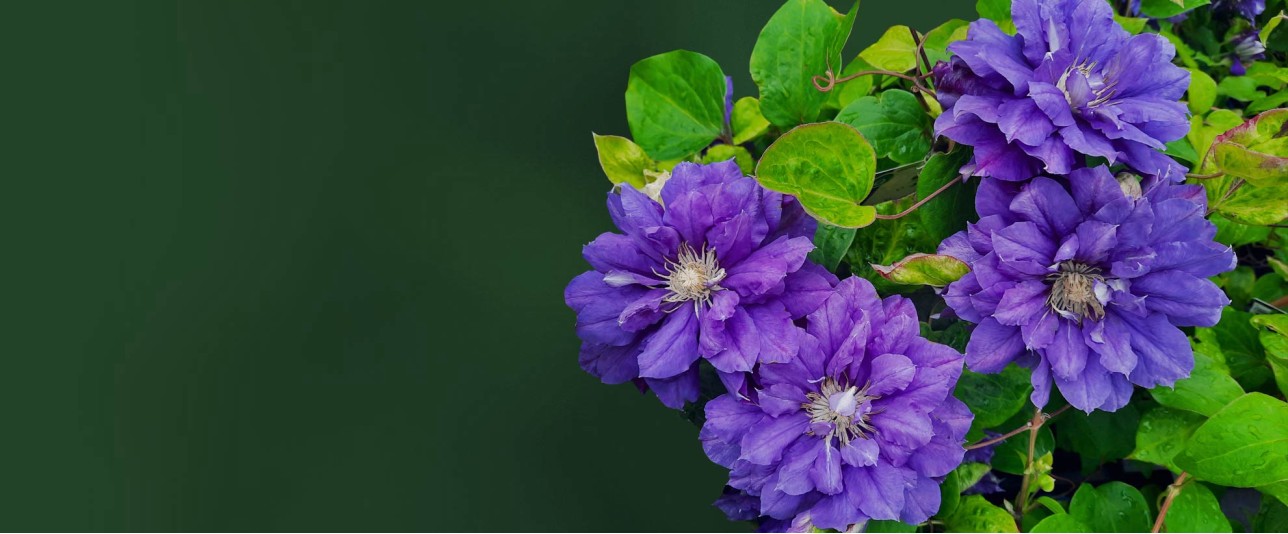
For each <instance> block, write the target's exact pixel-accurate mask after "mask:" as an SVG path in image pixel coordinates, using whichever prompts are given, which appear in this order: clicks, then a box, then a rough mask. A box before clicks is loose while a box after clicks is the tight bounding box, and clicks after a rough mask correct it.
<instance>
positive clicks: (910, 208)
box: [877, 176, 962, 220]
mask: <svg viewBox="0 0 1288 534" xmlns="http://www.w3.org/2000/svg"><path fill="white" fill-rule="evenodd" d="M960 181H962V177H961V176H958V177H956V178H953V179H952V180H949V181H948V183H946V184H944V185H942V186H940V187H939V189H936V190H935V192H934V193H931V194H929V195H926V198H923V199H921V200H918V201H917V203H916V204H913V205H911V206H908V209H906V210H903V211H901V212H899V213H897V214H894V215H882V214H880V213H878V214H877V219H881V220H891V219H898V218H901V217H904V216H906V215H908V214H909V213H912V212H914V211H916V210H917V208H920V207H921V206H922V205H924V204H925V203H927V202H930V201H931V200H932V199H934V198H935V197H937V196H939V194H940V193H943V192H944V191H946V190H948V188H949V187H952V186H953V185H955V184H956V183H957V182H960Z"/></svg>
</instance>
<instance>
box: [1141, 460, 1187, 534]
mask: <svg viewBox="0 0 1288 534" xmlns="http://www.w3.org/2000/svg"><path fill="white" fill-rule="evenodd" d="M1187 476H1189V473H1186V472H1185V471H1181V475H1180V476H1178V477H1176V482H1173V483H1172V485H1170V486H1168V487H1167V499H1165V500H1164V501H1163V506H1160V507H1159V508H1158V519H1155V520H1154V530H1151V531H1150V532H1153V533H1154V534H1158V533H1159V532H1162V530H1163V519H1164V518H1166V517H1167V510H1168V509H1169V508H1171V507H1172V501H1173V500H1174V499H1176V496H1177V495H1180V494H1181V485H1182V484H1185V477H1187Z"/></svg>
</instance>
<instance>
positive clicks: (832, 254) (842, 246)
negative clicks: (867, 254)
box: [809, 224, 855, 272]
mask: <svg viewBox="0 0 1288 534" xmlns="http://www.w3.org/2000/svg"><path fill="white" fill-rule="evenodd" d="M854 232H855V230H854V229H853V228H841V227H838V226H832V225H830V224H820V225H818V230H817V231H815V232H814V250H813V251H811V252H810V253H809V259H810V261H812V262H814V263H817V264H819V265H822V266H823V267H824V268H826V269H827V270H829V271H832V272H836V268H837V266H838V265H840V264H841V259H842V258H844V257H845V252H846V251H848V250H850V244H851V243H853V242H854Z"/></svg>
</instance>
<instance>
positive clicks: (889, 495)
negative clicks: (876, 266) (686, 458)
mask: <svg viewBox="0 0 1288 534" xmlns="http://www.w3.org/2000/svg"><path fill="white" fill-rule="evenodd" d="M806 321H807V322H806V326H805V330H804V332H803V334H802V335H801V338H800V339H801V349H800V354H799V356H797V357H796V358H794V359H792V360H790V361H786V362H779V363H766V364H762V365H761V366H760V367H759V368H758V370H757V373H756V380H757V382H756V383H755V387H754V388H752V390H751V391H750V395H749V398H740V397H739V396H736V395H732V394H726V395H722V396H720V397H717V398H715V399H713V400H712V401H711V402H708V403H707V406H706V415H707V419H706V423H705V424H703V426H702V431H701V434H700V437H701V439H702V441H703V448H704V449H705V450H706V452H707V456H708V457H710V458H711V460H712V461H714V462H716V463H717V464H720V465H722V466H724V467H727V468H729V469H730V474H729V485H730V486H732V487H733V488H736V489H739V490H742V491H744V492H746V493H747V494H748V495H752V496H755V497H758V498H759V501H758V505H759V509H758V511H759V515H761V516H767V517H768V518H772V519H777V520H782V521H789V522H796V521H800V520H801V519H802V518H806V520H807V522H808V523H810V524H813V525H814V526H817V527H820V528H831V529H836V530H845V529H846V527H848V526H850V525H853V524H855V523H859V522H862V521H865V520H867V519H891V520H899V521H903V522H905V523H919V522H921V521H924V520H926V519H927V518H929V517H930V516H931V515H932V514H934V513H935V512H936V511H937V510H938V509H939V481H940V480H941V479H942V477H943V476H944V475H947V474H948V473H949V472H951V471H952V470H953V469H954V468H956V467H957V466H958V465H959V464H960V463H961V459H962V455H963V454H964V453H965V451H964V449H963V448H962V440H963V438H964V437H965V435H966V431H967V430H968V429H969V428H970V422H971V419H972V418H973V416H972V415H971V413H970V411H969V410H968V409H967V408H966V405H965V404H962V402H961V401H959V400H957V399H956V398H955V397H953V396H952V390H953V387H954V386H955V385H956V383H957V379H958V378H959V377H960V376H961V372H962V356H961V354H960V353H958V352H957V351H955V350H953V349H952V348H950V347H948V346H946V345H940V344H938V343H933V342H930V341H927V340H926V339H925V338H923V337H921V336H920V332H919V329H918V328H919V327H918V325H919V323H918V322H917V313H916V310H915V309H913V305H912V301H910V300H908V299H906V298H903V297H900V296H897V295H896V296H892V297H889V298H886V299H885V300H884V301H883V300H881V299H880V298H878V297H877V293H876V291H875V290H874V289H873V288H872V284H871V283H869V282H868V281H867V280H864V279H862V278H858V277H851V278H848V279H846V280H844V281H842V282H841V283H840V284H839V285H838V286H837V287H836V290H835V292H834V293H833V294H832V295H831V296H829V297H828V298H827V300H826V301H825V302H824V303H823V304H822V305H821V306H819V308H818V309H817V310H816V311H814V312H813V313H811V314H809V315H808V316H807V318H806ZM805 514H808V515H805Z"/></svg>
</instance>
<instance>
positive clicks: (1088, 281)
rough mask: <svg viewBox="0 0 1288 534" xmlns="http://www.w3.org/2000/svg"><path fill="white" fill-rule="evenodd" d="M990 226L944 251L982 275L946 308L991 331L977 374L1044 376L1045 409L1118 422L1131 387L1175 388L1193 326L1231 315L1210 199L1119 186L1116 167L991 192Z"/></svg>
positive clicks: (956, 292) (1190, 190)
mask: <svg viewBox="0 0 1288 534" xmlns="http://www.w3.org/2000/svg"><path fill="white" fill-rule="evenodd" d="M975 208H976V211H978V212H979V215H980V219H979V221H978V222H976V223H974V224H971V225H969V226H968V227H967V229H966V230H965V231H962V232H959V233H957V234H954V235H952V236H950V237H949V238H948V239H945V240H944V242H943V243H942V244H940V246H939V253H940V254H947V255H950V256H953V257H956V258H957V259H960V260H962V261H964V262H966V263H967V264H969V265H970V266H971V272H970V273H969V274H967V275H966V276H964V277H962V278H961V279H960V280H958V281H956V282H954V283H952V284H951V285H949V286H948V288H947V290H946V292H945V294H944V299H945V301H946V302H947V303H948V306H949V307H950V308H952V310H953V312H955V313H956V314H957V315H958V316H960V317H961V318H962V319H965V320H967V321H970V322H974V323H978V326H976V327H975V330H974V331H973V332H972V333H971V338H970V341H969V342H968V343H967V345H966V364H967V365H968V366H969V367H970V368H971V369H972V370H974V371H977V372H982V373H995V372H998V371H1001V370H1002V368H1003V367H1005V366H1006V365H1007V364H1009V363H1011V362H1018V363H1019V364H1020V365H1022V366H1024V367H1027V368H1029V369H1032V383H1033V393H1032V400H1033V403H1034V404H1036V405H1037V406H1043V405H1045V404H1046V402H1047V400H1048V397H1049V395H1050V393H1051V388H1052V386H1053V385H1054V387H1056V388H1058V389H1059V391H1060V393H1061V394H1063V395H1064V398H1065V399H1066V400H1068V401H1069V404H1072V405H1073V406H1074V407H1076V408H1078V409H1081V410H1084V411H1087V412H1091V411H1092V410H1096V409H1100V410H1105V411H1114V410H1117V409H1118V408H1121V407H1123V406H1124V405H1126V404H1127V402H1128V400H1129V399H1130V398H1131V393H1132V384H1136V385H1139V386H1141V387H1145V388H1151V387H1154V386H1158V385H1165V386H1170V385H1171V384H1173V383H1174V382H1175V381H1177V380H1179V379H1182V378H1185V377H1187V376H1189V373H1190V371H1191V370H1192V368H1193V367H1194V354H1193V352H1192V350H1191V348H1190V344H1189V341H1188V340H1187V339H1186V336H1185V334H1184V333H1183V332H1181V330H1180V328H1179V327H1182V326H1212V325H1215V324H1216V323H1217V321H1218V320H1219V319H1220V318H1221V308H1222V307H1224V306H1225V305H1227V304H1229V303H1230V300H1229V299H1228V298H1226V296H1225V294H1224V293H1223V292H1222V291H1221V290H1220V289H1219V288H1218V287H1217V286H1216V284H1214V283H1212V282H1211V281H1210V280H1208V277H1210V276H1214V275H1217V274H1219V273H1223V272H1226V271H1229V270H1231V269H1233V268H1234V266H1235V256H1234V253H1233V251H1232V250H1231V249H1230V247H1228V246H1225V245H1221V244H1218V243H1216V242H1215V241H1213V236H1215V234H1216V227H1215V225H1213V224H1212V223H1211V222H1209V221H1208V220H1206V219H1205V218H1204V215H1205V213H1206V211H1207V199H1206V197H1205V196H1204V191H1203V188H1202V187H1201V186H1196V185H1176V184H1172V183H1170V182H1169V181H1167V180H1162V179H1157V178H1150V179H1147V180H1144V181H1140V180H1138V179H1137V178H1136V177H1135V176H1132V175H1124V176H1121V180H1119V179H1116V178H1115V177H1114V176H1113V175H1112V174H1111V173H1110V172H1109V171H1108V170H1107V169H1106V168H1105V167H1103V166H1102V167H1095V168H1087V169H1079V170H1076V171H1074V172H1073V173H1072V174H1070V175H1069V177H1068V178H1067V180H1065V179H1061V180H1056V179H1052V178H1046V177H1039V178H1035V179H1034V180H1032V181H1030V182H1027V183H1024V184H1014V183H1008V182H1001V181H998V180H992V179H987V180H984V181H983V182H982V183H981V184H980V188H979V191H978V193H977V195H976V198H975Z"/></svg>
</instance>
